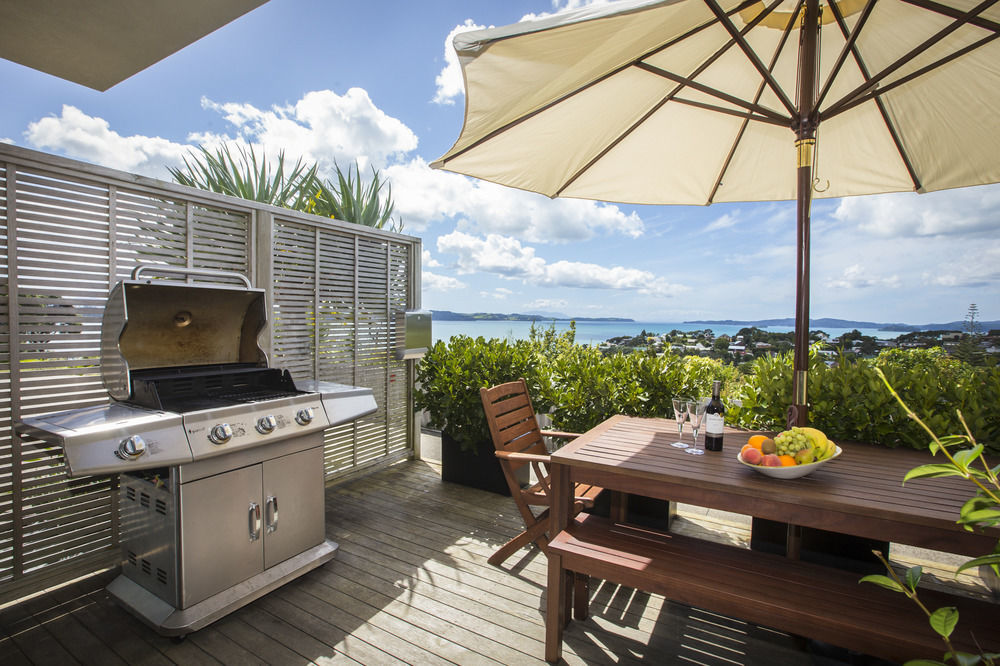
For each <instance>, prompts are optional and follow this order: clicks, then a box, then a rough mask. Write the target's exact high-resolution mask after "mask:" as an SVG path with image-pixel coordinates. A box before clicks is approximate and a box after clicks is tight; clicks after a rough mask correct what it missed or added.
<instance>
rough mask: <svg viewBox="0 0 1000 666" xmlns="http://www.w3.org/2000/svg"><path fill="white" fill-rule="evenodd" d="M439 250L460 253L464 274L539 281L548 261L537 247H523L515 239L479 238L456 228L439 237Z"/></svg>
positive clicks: (498, 236)
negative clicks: (483, 273)
mask: <svg viewBox="0 0 1000 666" xmlns="http://www.w3.org/2000/svg"><path fill="white" fill-rule="evenodd" d="M437 249H438V252H443V253H449V254H455V255H458V262H457V268H458V271H459V272H460V273H466V274H468V273H478V272H485V273H495V274H497V275H501V276H503V277H508V278H524V279H530V280H532V281H535V280H537V279H538V278H539V277H540V276H542V275H543V274H544V272H545V260H544V259H541V258H539V257H536V256H535V249H534V248H532V247H523V246H522V245H521V243H520V241H518V240H517V239H515V238H510V237H508V236H500V235H498V234H490V235H489V236H487V237H486V238H477V237H475V236H470V235H469V234H466V233H463V232H461V231H453V232H451V233H450V234H446V235H444V236H441V237H439V238H438V240H437Z"/></svg>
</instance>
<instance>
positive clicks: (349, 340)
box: [273, 219, 413, 478]
mask: <svg viewBox="0 0 1000 666" xmlns="http://www.w3.org/2000/svg"><path fill="white" fill-rule="evenodd" d="M274 247H275V252H274V255H273V262H274V265H273V273H274V308H273V309H274V311H275V312H276V313H277V315H276V318H275V323H274V351H275V364H277V365H280V366H281V367H285V368H288V369H289V370H290V371H291V372H292V375H293V377H295V378H297V379H298V378H305V377H313V376H318V377H322V378H324V379H327V380H330V381H335V382H340V383H343V384H352V385H355V386H365V387H368V388H371V389H372V390H373V391H374V393H375V399H376V402H377V403H378V411H377V412H376V413H375V414H372V415H370V416H366V417H364V418H361V419H359V420H357V421H356V422H354V423H351V424H345V425H343V426H338V427H335V428H331V429H330V430H329V431H327V433H326V456H325V458H326V460H325V464H326V474H327V476H328V477H331V478H332V477H337V476H341V475H343V474H345V473H349V472H352V471H355V470H357V469H359V468H362V467H366V466H368V465H371V464H374V463H381V462H384V461H385V460H387V459H394V458H398V457H401V456H405V455H408V454H409V452H410V451H411V450H412V444H411V437H412V418H411V414H412V407H411V403H410V390H409V387H410V386H411V384H412V377H411V373H410V372H409V368H408V365H407V363H405V362H403V361H400V360H397V359H396V357H395V347H396V337H397V335H396V330H395V327H396V319H395V313H396V312H399V311H403V310H406V309H407V308H409V307H412V305H411V300H412V299H411V297H410V291H411V289H410V279H409V276H410V271H411V268H412V261H411V257H412V256H413V245H412V243H406V242H395V241H394V240H393V239H392V238H391V237H390V236H387V235H384V236H380V237H377V238H368V237H364V236H361V235H357V234H348V233H345V232H344V231H343V230H341V229H336V228H328V227H321V226H317V225H311V224H306V223H303V222H301V221H299V222H297V221H292V220H286V219H276V220H275V224H274Z"/></svg>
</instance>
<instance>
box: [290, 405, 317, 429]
mask: <svg viewBox="0 0 1000 666" xmlns="http://www.w3.org/2000/svg"><path fill="white" fill-rule="evenodd" d="M315 417H316V415H315V413H314V412H313V408H312V407H306V408H305V409H300V410H299V411H298V413H296V414H295V422H296V423H298V424H299V425H300V426H304V425H309V424H310V423H312V420H313V419H314V418H315Z"/></svg>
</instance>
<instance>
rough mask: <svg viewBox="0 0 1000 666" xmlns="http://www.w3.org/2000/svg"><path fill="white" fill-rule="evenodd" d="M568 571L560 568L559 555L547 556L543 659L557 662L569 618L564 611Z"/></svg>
mask: <svg viewBox="0 0 1000 666" xmlns="http://www.w3.org/2000/svg"><path fill="white" fill-rule="evenodd" d="M569 575H570V572H568V571H566V570H564V569H563V568H562V557H561V556H560V555H550V556H549V576H548V587H547V595H548V596H547V598H546V600H545V661H548V662H553V663H554V662H557V661H559V659H560V658H561V657H562V637H563V629H564V628H565V626H566V623H567V622H568V620H569V616H568V615H567V613H566V606H567V605H568V601H569V599H568V597H569V589H568V587H567V584H566V583H567V580H566V579H567V578H569Z"/></svg>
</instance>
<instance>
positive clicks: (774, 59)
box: [706, 0, 874, 204]
mask: <svg viewBox="0 0 1000 666" xmlns="http://www.w3.org/2000/svg"><path fill="white" fill-rule="evenodd" d="M872 2H874V0H872ZM794 25H795V22H794V21H789V22H788V24H787V25H786V26H785V29H784V31H783V33H782V35H781V40H780V41H779V42H778V47H777V48H776V49H774V53H773V54H772V56H771V63H770V65H768V71H772V72H773V71H774V68H775V66H776V65H777V64H778V58H780V57H781V52H782V51H783V50H784V48H785V44H787V43H788V36H789V35H791V34H792V27H793V26H794ZM766 85H767V84H766V83H765V82H764V81H761V82H760V85H759V86H757V93H756V94H755V95H754V97H753V103H754V104H756V103H758V102H759V101H760V97H761V95H763V94H764V88H765V87H766ZM749 125H750V117H749V116H748V117H746V118H744V119H743V122H742V123H740V130H739V131H738V132H737V133H736V138H734V139H733V144H732V145H731V146H730V147H729V154H728V155H726V159H725V161H724V162H723V163H722V168H721V169H719V175H718V176H717V177H716V179H715V183H714V184H713V185H712V191H711V192H709V194H708V201H707V202H706V204H711V203H712V202H713V201H715V195H716V194H717V193H718V192H719V188H720V187H722V179H723V178H725V176H726V172H727V171H729V165H730V164H732V162H733V157H734V156H735V155H736V149H737V148H738V147H739V145H740V142H741V141H742V140H743V135H744V134H746V131H747V127H749Z"/></svg>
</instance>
